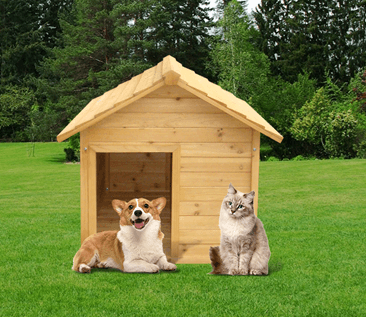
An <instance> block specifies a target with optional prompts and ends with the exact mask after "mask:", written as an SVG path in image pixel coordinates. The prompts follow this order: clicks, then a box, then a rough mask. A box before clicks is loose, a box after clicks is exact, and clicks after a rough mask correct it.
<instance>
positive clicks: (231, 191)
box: [227, 183, 237, 195]
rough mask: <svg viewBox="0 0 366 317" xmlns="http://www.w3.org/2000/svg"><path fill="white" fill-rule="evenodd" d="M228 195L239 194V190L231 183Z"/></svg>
mask: <svg viewBox="0 0 366 317" xmlns="http://www.w3.org/2000/svg"><path fill="white" fill-rule="evenodd" d="M227 193H228V195H229V194H230V195H235V194H236V193H237V190H236V189H235V188H234V186H233V185H232V184H231V183H230V185H229V188H228V190H227Z"/></svg>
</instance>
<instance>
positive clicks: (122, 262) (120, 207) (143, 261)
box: [72, 197, 177, 273]
mask: <svg viewBox="0 0 366 317" xmlns="http://www.w3.org/2000/svg"><path fill="white" fill-rule="evenodd" d="M165 205H166V199H165V198H164V197H160V198H157V199H155V200H152V201H149V200H147V199H145V198H136V199H132V200H130V201H129V202H125V201H121V200H118V199H115V200H113V201H112V206H113V209H114V210H115V211H116V212H117V214H118V215H119V217H120V221H119V224H120V230H119V231H104V232H99V233H96V234H94V235H91V236H90V237H88V238H87V239H85V241H84V242H83V243H82V245H81V247H80V249H79V251H78V252H77V253H76V254H75V256H74V260H73V266H72V269H73V270H74V271H76V272H80V273H90V272H91V269H92V268H95V267H97V268H115V269H119V270H121V271H123V272H145V273H157V272H159V270H164V271H174V270H176V268H177V267H176V265H175V264H173V263H169V262H168V261H167V258H166V256H165V254H164V252H163V238H164V234H163V233H162V232H161V220H160V213H161V212H162V210H163V209H164V207H165Z"/></svg>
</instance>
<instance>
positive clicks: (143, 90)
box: [57, 56, 283, 142]
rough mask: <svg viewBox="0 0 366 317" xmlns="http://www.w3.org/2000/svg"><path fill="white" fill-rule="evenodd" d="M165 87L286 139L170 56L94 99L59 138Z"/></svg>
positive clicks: (275, 138) (258, 117) (254, 112)
mask: <svg viewBox="0 0 366 317" xmlns="http://www.w3.org/2000/svg"><path fill="white" fill-rule="evenodd" d="M165 85H177V86H179V87H181V88H183V89H186V90H188V91H189V92H190V93H193V94H194V95H196V96H197V97H199V98H201V99H204V100H205V101H207V102H208V103H210V104H212V105H213V106H215V107H218V108H219V109H221V110H222V111H224V112H226V113H228V114H229V115H231V116H233V117H235V118H236V119H238V120H240V121H242V122H244V123H245V124H247V125H249V126H250V127H252V128H253V129H255V130H257V131H259V132H261V133H263V134H264V135H266V136H268V137H270V138H271V139H273V140H275V141H277V142H281V141H282V139H283V137H282V135H281V134H279V133H278V132H277V131H276V130H275V129H274V128H273V127H272V126H271V125H270V124H269V123H268V122H267V121H266V120H265V119H264V118H262V117H261V116H260V115H259V114H258V113H257V112H256V111H255V110H254V109H253V108H252V107H251V106H250V105H248V104H247V103H246V102H245V101H243V100H241V99H239V98H237V97H235V96H234V95H233V94H232V93H230V92H228V91H226V90H224V89H222V88H221V87H220V86H218V85H216V84H213V83H211V82H210V81H208V80H207V79H206V78H204V77H202V76H200V75H197V74H196V73H195V72H193V71H192V70H190V69H188V68H185V67H183V66H182V65H181V64H180V63H178V62H177V61H176V60H175V58H173V57H171V56H166V57H165V58H164V59H163V61H162V62H160V63H159V64H157V65H156V66H154V67H152V68H149V69H147V70H145V71H144V72H143V73H142V74H140V75H137V76H135V77H133V78H132V79H131V80H129V81H127V82H124V83H122V84H120V85H118V86H117V87H116V88H113V89H111V90H109V91H107V92H105V93H104V94H103V95H102V96H99V97H97V98H95V99H93V100H91V101H90V102H89V103H88V104H87V105H86V107H85V108H84V109H83V110H82V111H81V112H80V113H79V114H78V115H77V116H76V117H75V118H74V119H73V120H72V121H71V122H70V123H69V124H68V125H67V126H66V127H65V129H63V130H62V131H61V132H60V134H59V135H58V136H57V140H58V141H59V142H62V141H64V140H66V139H67V138H69V137H70V136H72V135H74V134H76V133H78V132H80V131H83V130H85V129H86V128H88V127H90V126H92V125H94V124H96V123H97V122H99V121H101V120H103V119H104V118H106V117H108V116H110V115H111V114H113V113H114V112H116V111H118V110H120V109H122V108H124V107H126V106H127V105H129V104H131V103H132V102H134V101H136V100H138V99H140V98H142V97H144V96H146V95H148V94H150V93H151V92H153V91H154V90H156V89H159V88H160V87H162V86H165Z"/></svg>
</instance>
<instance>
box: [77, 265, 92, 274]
mask: <svg viewBox="0 0 366 317" xmlns="http://www.w3.org/2000/svg"><path fill="white" fill-rule="evenodd" d="M79 272H80V273H90V272H91V267H90V266H89V265H86V264H80V266H79Z"/></svg>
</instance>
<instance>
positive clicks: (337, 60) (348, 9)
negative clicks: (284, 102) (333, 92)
mask: <svg viewBox="0 0 366 317" xmlns="http://www.w3.org/2000/svg"><path fill="white" fill-rule="evenodd" d="M309 13H310V14H309ZM254 17H255V20H256V23H257V25H258V29H259V31H260V33H261V39H260V40H259V41H258V47H259V48H260V49H261V50H262V51H263V52H264V53H265V54H266V55H267V56H268V57H269V59H270V61H271V70H272V72H273V73H274V75H276V76H278V75H279V76H281V77H282V78H283V79H284V80H286V81H290V82H294V81H295V80H296V76H297V74H299V73H300V72H302V71H306V72H309V73H310V74H311V76H312V78H315V79H316V80H317V82H318V84H319V85H320V84H321V83H323V82H324V81H325V77H326V76H325V74H326V73H327V72H328V73H329V76H330V77H331V78H332V80H333V81H338V82H340V83H347V82H348V81H349V80H350V78H351V77H353V76H354V74H355V73H357V72H358V71H359V70H360V68H361V67H364V61H365V54H366V42H365V41H364V39H365V29H366V28H365V23H366V22H365V21H366V2H365V1H359V0H349V1H347V3H346V2H343V1H341V2H339V1H325V0H318V1H306V0H287V1H282V0H263V1H262V2H261V4H260V5H259V6H258V9H257V10H256V12H255V14H254Z"/></svg>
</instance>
